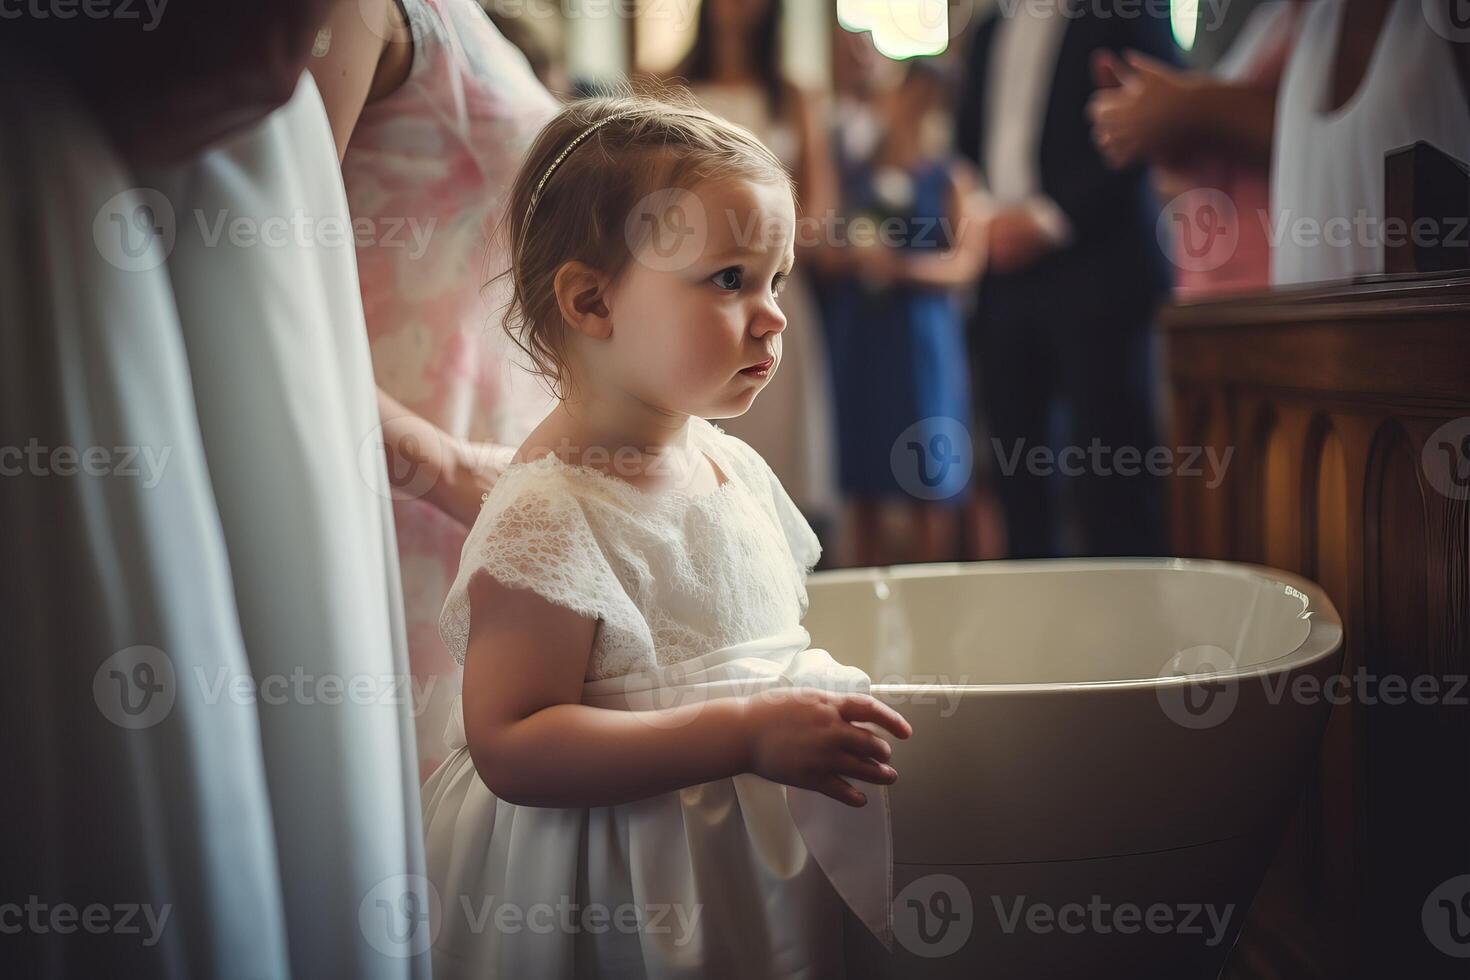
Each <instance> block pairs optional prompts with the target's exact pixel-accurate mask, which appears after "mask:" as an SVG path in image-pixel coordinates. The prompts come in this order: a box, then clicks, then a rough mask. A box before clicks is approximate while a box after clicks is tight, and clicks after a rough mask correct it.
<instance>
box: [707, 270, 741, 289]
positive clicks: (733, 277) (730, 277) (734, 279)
mask: <svg viewBox="0 0 1470 980" xmlns="http://www.w3.org/2000/svg"><path fill="white" fill-rule="evenodd" d="M743 275H744V274H743V273H742V272H741V271H740V268H739V267H738V266H731V267H730V268H728V269H721V270H720V271H719V272H716V273H715V274H714V275H713V276H710V281H711V282H713V283H714V284H715V285H716V286H719V287H720V288H721V289H729V290H738V289H739V288H740V285H741V282H742V277H743Z"/></svg>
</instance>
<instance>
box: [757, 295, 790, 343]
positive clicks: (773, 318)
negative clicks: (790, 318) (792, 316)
mask: <svg viewBox="0 0 1470 980" xmlns="http://www.w3.org/2000/svg"><path fill="white" fill-rule="evenodd" d="M785 329H786V314H785V313H782V312H781V307H780V305H779V304H778V303H777V302H776V300H775V299H770V300H767V301H766V302H764V303H762V304H761V306H760V308H759V309H757V310H756V313H755V319H754V321H752V323H751V325H750V332H751V335H752V336H755V337H764V336H766V335H767V334H777V333H780V332H781V331H782V330H785Z"/></svg>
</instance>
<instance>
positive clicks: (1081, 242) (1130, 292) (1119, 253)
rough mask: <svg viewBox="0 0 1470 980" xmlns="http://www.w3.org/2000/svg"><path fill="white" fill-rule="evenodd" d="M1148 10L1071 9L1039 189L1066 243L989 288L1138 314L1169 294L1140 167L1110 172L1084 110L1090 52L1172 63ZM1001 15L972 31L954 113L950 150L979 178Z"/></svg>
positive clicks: (1089, 3)
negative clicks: (1134, 306) (1038, 292)
mask: <svg viewBox="0 0 1470 980" xmlns="http://www.w3.org/2000/svg"><path fill="white" fill-rule="evenodd" d="M1006 2H1008V3H1024V2H1026V0H1006ZM1149 6H1151V5H1149V4H1124V3H1116V4H1113V5H1111V6H1107V5H1104V7H1103V8H1102V9H1104V10H1106V11H1107V12H1108V13H1109V14H1111V16H1099V14H1098V13H1097V10H1098V9H1099V7H1098V4H1097V3H1096V0H1084V2H1081V3H1078V4H1077V6H1076V7H1075V9H1074V10H1072V11H1071V12H1070V15H1069V17H1068V23H1067V26H1066V27H1065V28H1064V32H1063V35H1062V41H1061V45H1060V47H1059V50H1058V52H1057V64H1056V74H1055V76H1054V77H1053V79H1052V84H1051V91H1050V95H1049V96H1048V99H1047V104H1046V118H1045V120H1044V121H1043V123H1042V127H1041V134H1040V136H1041V140H1040V166H1041V173H1040V180H1041V191H1042V193H1044V194H1046V195H1047V196H1049V197H1050V198H1052V200H1054V201H1056V203H1057V205H1058V206H1059V207H1060V208H1061V209H1062V211H1063V213H1065V214H1066V216H1067V220H1068V221H1069V222H1070V223H1071V225H1072V234H1073V241H1072V244H1071V245H1069V246H1068V247H1067V248H1065V249H1062V250H1060V251H1058V252H1054V253H1052V254H1050V255H1048V256H1047V257H1046V258H1044V259H1043V260H1042V261H1041V262H1039V263H1038V264H1037V265H1036V266H1034V267H1032V268H1031V269H1028V270H1024V271H1022V272H1020V273H1017V274H1015V275H1011V276H1004V275H989V276H987V277H986V284H987V286H990V285H992V284H993V285H995V286H998V287H1001V288H1007V289H1033V288H1034V289H1049V290H1056V289H1059V288H1060V289H1068V290H1075V291H1076V292H1077V296H1078V299H1079V301H1089V302H1122V303H1125V304H1127V302H1128V300H1130V299H1131V298H1137V299H1138V300H1139V301H1140V303H1141V304H1143V306H1142V307H1141V308H1151V307H1152V305H1153V303H1154V302H1155V301H1156V300H1157V298H1158V297H1159V295H1160V294H1161V293H1163V292H1164V291H1165V290H1167V289H1168V287H1169V284H1170V278H1171V277H1170V275H1169V273H1168V260H1167V258H1166V257H1165V255H1164V253H1163V250H1162V249H1161V248H1160V247H1159V244H1158V240H1157V237H1156V235H1155V231H1154V227H1155V222H1156V221H1157V218H1158V214H1159V209H1158V202H1157V201H1156V199H1155V196H1154V194H1153V192H1152V189H1151V188H1150V186H1149V184H1148V180H1147V171H1146V170H1145V169H1144V168H1142V167H1134V168H1131V169H1128V170H1124V171H1116V170H1112V169H1110V168H1108V167H1107V165H1106V164H1104V163H1103V160H1102V157H1101V156H1100V155H1099V154H1098V151H1097V148H1096V146H1095V145H1094V144H1093V142H1092V124H1091V122H1090V121H1089V120H1088V118H1087V113H1086V108H1087V101H1088V99H1089V98H1090V97H1091V96H1092V93H1093V90H1094V86H1093V83H1092V70H1091V60H1092V55H1093V52H1095V51H1097V50H1100V49H1108V50H1112V51H1114V52H1119V53H1121V52H1122V51H1124V50H1127V49H1129V48H1132V49H1135V50H1138V51H1142V52H1144V53H1146V54H1149V55H1152V56H1153V57H1155V58H1159V59H1161V60H1164V61H1167V62H1169V63H1171V64H1173V63H1177V62H1178V53H1177V49H1176V48H1175V46H1174V42H1173V36H1172V34H1171V32H1170V28H1169V23H1168V21H1167V20H1166V19H1162V18H1159V17H1154V16H1150V15H1149V14H1148V13H1146V10H1147V8H1148V7H1149ZM1124 13H1126V14H1128V15H1129V16H1124V15H1123V14H1124ZM1000 16H1001V15H1000V14H997V15H996V16H995V17H992V18H991V19H990V20H989V21H987V22H986V23H984V24H981V25H979V26H978V27H977V29H976V33H975V41H974V46H973V47H972V48H971V51H970V57H969V64H968V69H967V72H966V77H965V83H964V90H963V92H962V93H961V97H960V99H959V102H958V108H957V110H956V113H957V115H956V119H955V141H956V148H957V149H958V151H959V152H960V153H961V154H962V155H964V156H965V157H967V158H969V159H970V160H971V161H973V162H974V163H975V164H976V165H977V166H978V167H979V168H980V170H981V172H982V173H983V172H984V169H985V164H984V160H985V145H984V143H985V128H986V121H985V118H984V116H985V99H986V95H985V89H986V86H987V84H988V82H989V74H988V73H989V71H990V57H991V49H992V47H993V45H994V40H995V34H996V27H997V26H998V24H999V23H1000Z"/></svg>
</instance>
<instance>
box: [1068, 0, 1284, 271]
mask: <svg viewBox="0 0 1470 980" xmlns="http://www.w3.org/2000/svg"><path fill="white" fill-rule="evenodd" d="M1303 6H1304V4H1302V3H1299V2H1295V0H1275V2H1269V3H1264V4H1262V5H1260V6H1259V7H1257V8H1256V9H1255V10H1253V11H1251V15H1250V17H1249V19H1248V20H1247V21H1246V23H1245V25H1244V26H1243V27H1242V28H1241V31H1240V33H1239V34H1238V35H1237V36H1236V38H1235V40H1234V42H1233V43H1232V44H1231V45H1230V47H1229V49H1228V50H1227V52H1226V54H1225V56H1224V57H1223V58H1222V59H1221V60H1220V61H1219V62H1218V63H1217V64H1216V65H1215V66H1214V67H1213V69H1212V70H1211V71H1209V72H1202V71H1180V70H1178V69H1176V68H1173V67H1171V66H1170V65H1167V64H1164V63H1163V62H1160V61H1157V60H1155V59H1153V58H1150V57H1148V56H1147V55H1145V54H1142V53H1141V52H1138V51H1131V50H1130V51H1128V52H1125V53H1124V55H1123V56H1122V57H1121V58H1119V57H1118V56H1116V55H1114V54H1113V53H1112V52H1110V51H1101V52H1099V53H1098V55H1097V57H1096V59H1095V60H1094V66H1093V67H1094V74H1095V77H1096V81H1097V83H1098V85H1099V90H1098V92H1097V93H1096V94H1095V95H1094V96H1093V97H1092V101H1091V102H1089V103H1088V107H1087V110H1088V116H1089V117H1090V118H1091V119H1092V124H1093V139H1094V140H1095V141H1096V143H1097V147H1098V150H1099V152H1101V153H1102V155H1103V158H1104V159H1105V160H1107V162H1108V164H1109V165H1110V166H1113V167H1116V168H1118V169H1120V170H1121V169H1127V168H1129V167H1135V166H1137V165H1138V164H1140V163H1148V164H1150V165H1151V166H1152V168H1153V171H1152V172H1153V177H1154V183H1155V185H1156V186H1157V187H1158V189H1159V192H1160V196H1161V197H1162V198H1164V199H1165V200H1167V201H1169V202H1170V204H1169V205H1168V208H1169V209H1170V210H1171V212H1172V213H1173V214H1175V215H1176V216H1177V217H1176V220H1175V223H1174V229H1173V230H1174V231H1175V241H1174V252H1173V255H1172V256H1171V258H1172V259H1173V262H1174V265H1175V280H1174V289H1175V293H1176V295H1179V296H1181V297H1191V296H1199V295H1205V294H1209V293H1220V292H1226V291H1231V290H1242V289H1264V288H1265V287H1266V286H1267V284H1268V283H1269V282H1270V273H1271V241H1270V237H1269V224H1270V222H1269V219H1268V215H1269V214H1270V201H1269V194H1268V191H1269V188H1270V175H1271V142H1272V139H1273V136H1274V130H1275V117H1276V93H1277V89H1278V87H1279V86H1280V83H1281V74H1282V71H1283V70H1284V69H1285V67H1286V59H1287V56H1288V54H1289V53H1290V51H1291V47H1292V45H1293V43H1294V42H1295V40H1296V34H1297V29H1298V27H1299V26H1300V21H1301V15H1302V13H1303Z"/></svg>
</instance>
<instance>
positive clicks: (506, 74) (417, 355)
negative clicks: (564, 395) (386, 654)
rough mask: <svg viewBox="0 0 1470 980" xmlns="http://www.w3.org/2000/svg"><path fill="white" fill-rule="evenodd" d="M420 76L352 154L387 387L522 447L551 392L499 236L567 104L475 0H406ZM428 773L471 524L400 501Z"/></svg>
mask: <svg viewBox="0 0 1470 980" xmlns="http://www.w3.org/2000/svg"><path fill="white" fill-rule="evenodd" d="M404 7H405V9H406V11H407V12H408V15H409V21H410V24H411V26H412V30H413V39H414V56H413V66H412V69H411V71H410V74H409V77H408V79H407V81H406V82H405V83H404V84H403V85H402V86H400V87H399V88H398V89H397V90H396V91H394V92H393V93H391V94H390V95H388V96H386V97H385V98H383V99H381V100H378V101H375V102H372V103H370V104H369V105H368V106H367V107H366V108H365V109H364V111H363V113H362V117H361V119H360V120H359V122H358V124H357V127H356V129H355V130H354V132H353V135H352V140H351V142H350V143H349V145H348V149H347V154H346V157H345V158H344V160H343V163H342V172H343V177H344V179H345V181H346V185H347V196H348V204H349V206H350V209H351V212H352V216H353V222H354V225H353V232H354V236H355V238H356V243H357V263H358V273H359V277H360V279H361V281H362V299H363V310H364V312H365V314H366V317H367V327H368V335H369V340H370V345H371V350H372V358H373V369H374V372H375V373H376V376H377V382H378V384H379V386H380V387H382V389H383V390H384V391H386V392H388V394H390V395H392V396H393V397H394V398H396V399H398V400H399V401H400V402H402V403H403V404H404V405H405V406H407V407H408V408H410V409H412V410H413V411H415V412H417V413H419V414H420V415H423V416H424V417H425V418H427V419H428V420H429V421H431V422H433V423H434V424H436V425H438V426H439V427H440V428H442V429H444V430H445V431H446V432H448V433H450V434H451V435H455V436H459V437H463V438H468V439H471V440H474V441H476V442H480V441H492V442H497V443H503V444H509V445H512V446H516V445H519V444H520V443H521V442H522V441H523V440H524V439H525V437H526V435H527V434H528V433H529V432H530V430H531V429H532V428H534V427H535V425H536V424H537V423H538V422H540V421H541V419H542V418H543V417H544V416H545V414H546V413H547V412H548V411H549V410H550V409H551V401H550V398H549V396H548V395H547V394H546V392H545V391H544V390H543V389H542V388H541V386H540V385H539V383H538V382H537V380H536V378H535V377H534V375H532V374H531V373H530V371H529V370H528V369H527V367H526V366H525V361H524V358H523V357H521V355H520V354H519V352H518V351H516V350H515V348H514V346H513V345H512V344H511V342H510V341H509V339H508V338H507V337H506V336H505V331H504V330H503V328H502V327H501V322H500V317H501V313H502V311H503V308H504V305H505V302H506V298H507V290H506V289H505V287H504V285H503V282H497V283H495V284H490V280H491V279H492V277H493V276H494V275H495V274H496V273H498V272H499V271H501V270H502V269H504V268H505V267H506V266H508V265H509V258H508V255H507V254H506V252H505V250H504V248H503V246H502V245H501V243H500V241H499V239H498V237H497V235H496V232H497V226H498V223H499V221H500V219H501V216H502V215H503V213H504V202H505V199H506V197H507V196H508V194H509V190H510V183H511V180H512V179H513V177H514V175H515V172H516V169H517V167H518V166H519V164H520V161H521V158H522V157H523V155H524V154H525V151H526V149H527V147H528V146H529V144H530V142H531V141H532V140H533V139H534V137H535V135H536V133H537V132H538V131H539V130H540V129H541V127H542V126H543V125H544V124H545V123H546V122H547V121H549V120H550V119H551V117H552V116H553V115H554V114H555V113H556V111H557V108H558V106H557V102H556V100H555V98H554V97H553V96H552V95H551V94H550V93H548V92H547V91H546V89H545V88H543V87H542V85H541V84H540V82H539V81H538V80H537V79H536V77H535V75H534V74H533V73H532V71H531V68H530V66H529V65H528V64H527V63H526V60H525V58H524V57H523V56H522V55H521V53H520V52H519V51H518V50H517V49H516V48H515V47H514V46H513V45H511V44H510V42H509V41H507V40H506V39H505V38H504V37H503V36H502V35H501V34H500V33H499V32H498V31H497V30H496V29H495V27H494V26H493V25H492V24H491V23H490V20H489V19H488V18H487V17H486V16H485V14H484V12H483V11H482V10H481V9H480V7H479V6H478V5H477V4H476V3H475V2H474V0H404ZM394 516H395V519H396V522H397V529H398V549H399V556H400V566H401V572H402V576H403V599H404V606H405V614H406V617H407V626H408V645H409V658H410V661H411V664H412V667H413V699H414V711H415V718H416V727H417V731H418V753H419V774H420V779H421V780H422V779H424V778H427V777H428V775H429V774H430V773H431V772H433V770H434V768H435V767H436V766H437V765H438V764H439V762H440V761H442V759H443V758H444V756H445V755H446V754H447V750H446V748H445V745H444V737H443V735H444V725H445V722H446V720H447V718H448V715H449V710H450V707H451V706H452V704H453V702H454V698H455V696H456V695H457V694H458V693H459V692H458V688H459V675H458V667H457V665H456V664H455V662H454V660H453V658H452V657H451V656H450V654H449V652H448V650H447V649H445V647H444V644H443V642H442V641H441V640H440V638H439V632H438V621H439V612H440V609H441V607H442V606H443V603H444V598H445V595H446V594H447V593H448V591H449V586H450V584H451V583H452V582H453V581H454V577H455V574H456V573H457V571H458V566H459V553H460V549H461V547H462V546H463V544H464V539H465V535H466V533H467V529H466V528H463V527H461V526H460V525H459V524H458V523H457V522H455V521H453V520H451V519H450V518H448V517H446V516H444V515H443V514H442V513H441V512H439V511H438V510H437V509H435V508H434V507H433V506H431V505H430V504H428V503H427V502H425V501H424V500H422V499H408V500H400V501H398V502H396V503H395V505H394Z"/></svg>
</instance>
